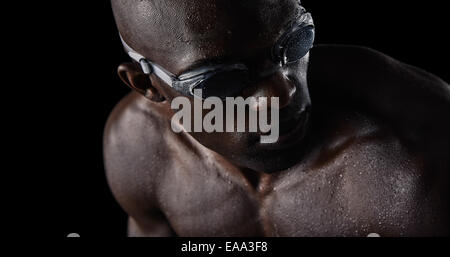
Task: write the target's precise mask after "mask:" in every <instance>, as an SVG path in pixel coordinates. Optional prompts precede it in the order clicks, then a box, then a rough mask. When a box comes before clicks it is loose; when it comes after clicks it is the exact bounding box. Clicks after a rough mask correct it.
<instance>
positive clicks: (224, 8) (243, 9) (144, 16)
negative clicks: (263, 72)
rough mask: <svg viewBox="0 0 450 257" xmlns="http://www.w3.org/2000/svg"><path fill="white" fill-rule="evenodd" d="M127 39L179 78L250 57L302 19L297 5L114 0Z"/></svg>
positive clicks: (250, 0)
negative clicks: (209, 62) (196, 67)
mask: <svg viewBox="0 0 450 257" xmlns="http://www.w3.org/2000/svg"><path fill="white" fill-rule="evenodd" d="M112 4H113V9H114V14H115V18H116V21H117V25H118V28H119V31H120V33H121V34H122V36H123V38H124V39H125V40H126V41H127V42H128V43H129V44H130V45H131V46H132V47H133V48H134V49H135V50H136V51H138V52H139V53H141V54H142V55H144V56H146V57H147V58H149V59H150V60H152V61H155V62H158V63H159V64H160V65H162V66H164V67H165V68H167V69H169V70H171V71H172V72H174V73H178V72H179V71H181V70H183V69H185V68H187V67H188V66H190V65H192V64H193V63H198V62H199V61H201V60H204V59H220V58H223V57H225V58H228V57H229V58H233V57H237V56H239V55H241V56H242V55H251V54H252V53H256V52H258V50H259V49H263V48H266V47H268V46H270V45H272V44H273V43H274V42H275V41H276V40H277V38H278V36H279V35H280V34H281V33H282V32H283V29H284V28H285V27H286V25H287V24H288V23H289V22H291V21H292V19H293V18H295V17H296V16H298V14H299V12H300V6H299V1H298V0H195V1H185V0H143V1H139V0H113V1H112Z"/></svg>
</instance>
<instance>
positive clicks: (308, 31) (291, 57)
mask: <svg viewBox="0 0 450 257" xmlns="http://www.w3.org/2000/svg"><path fill="white" fill-rule="evenodd" d="M313 43H314V27H313V26H307V27H304V28H300V29H299V30H297V31H295V32H294V33H292V34H291V35H290V36H289V37H288V39H287V40H286V41H285V44H284V47H283V49H284V53H283V57H282V58H283V60H282V61H283V63H285V64H286V63H291V62H295V61H298V60H300V59H301V58H302V57H304V56H305V55H306V54H307V53H308V52H309V50H310V49H311V48H312V46H313Z"/></svg>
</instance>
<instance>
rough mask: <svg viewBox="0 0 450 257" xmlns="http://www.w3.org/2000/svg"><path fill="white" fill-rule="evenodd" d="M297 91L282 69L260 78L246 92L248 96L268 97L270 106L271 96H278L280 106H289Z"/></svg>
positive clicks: (281, 107)
mask: <svg viewBox="0 0 450 257" xmlns="http://www.w3.org/2000/svg"><path fill="white" fill-rule="evenodd" d="M295 92H296V87H295V84H294V83H293V82H292V81H291V80H289V78H287V77H286V76H285V75H284V74H283V73H282V72H281V71H279V72H275V73H273V74H271V75H269V76H267V77H265V78H262V79H260V80H259V81H258V82H256V83H255V84H254V86H252V87H251V88H250V89H249V91H247V92H246V97H249V96H251V97H256V98H258V97H266V98H267V106H268V107H270V104H271V102H272V101H271V100H270V98H271V97H278V99H279V108H280V109H283V108H284V107H286V106H288V105H289V103H290V102H291V100H292V98H293V97H294V95H295Z"/></svg>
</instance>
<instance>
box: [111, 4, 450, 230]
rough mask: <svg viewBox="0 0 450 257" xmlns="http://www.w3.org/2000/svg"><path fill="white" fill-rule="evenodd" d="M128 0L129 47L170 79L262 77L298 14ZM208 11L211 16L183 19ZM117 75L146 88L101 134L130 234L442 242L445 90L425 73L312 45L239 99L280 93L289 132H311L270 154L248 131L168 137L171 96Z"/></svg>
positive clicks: (138, 75) (123, 22)
mask: <svg viewBox="0 0 450 257" xmlns="http://www.w3.org/2000/svg"><path fill="white" fill-rule="evenodd" d="M124 2H127V3H125V4H122V2H121V1H113V8H114V11H115V17H116V20H117V24H118V27H119V30H120V31H121V33H122V35H123V37H124V39H125V40H127V42H130V44H131V45H132V46H133V48H134V49H135V50H138V51H139V52H140V53H142V54H143V55H145V56H146V57H148V58H149V59H151V60H153V61H155V62H157V63H159V64H161V65H163V66H164V67H165V68H167V69H168V70H170V71H172V72H173V73H175V74H179V73H181V72H183V71H185V70H187V69H190V68H192V67H195V66H199V65H202V64H203V63H208V62H211V60H236V61H241V60H244V61H245V62H246V64H248V66H250V67H252V69H255V70H258V69H263V68H264V67H265V66H266V65H270V60H269V57H268V56H267V54H266V53H267V52H268V51H266V50H267V49H268V48H270V46H271V45H273V43H274V42H275V41H276V39H277V37H278V36H279V35H281V34H282V31H283V29H284V28H285V25H286V23H287V22H289V20H292V18H294V17H295V16H296V14H297V13H296V10H297V9H296V4H295V3H296V1H276V2H277V3H278V4H277V5H276V7H277V8H274V6H270V3H271V2H273V1H254V2H253V1H250V2H252V3H251V4H250V7H251V8H249V6H242V5H240V4H234V3H235V1H231V3H233V4H230V5H226V6H224V5H223V3H224V1H209V3H211V2H212V3H215V4H207V5H206V4H201V3H200V2H202V1H198V2H197V1H196V2H195V3H196V4H198V5H196V4H191V5H192V6H183V4H182V3H181V2H178V1H166V2H162V3H158V2H157V1H156V3H155V1H152V2H146V1H143V2H139V3H140V4H139V5H137V4H136V3H134V1H124ZM238 2H239V1H236V3H238ZM152 4H155V5H158V6H159V7H160V8H154V6H152ZM135 6H139V8H135ZM268 6H269V7H268ZM175 7H176V8H175ZM185 8H190V9H189V11H188V10H187V9H185ZM203 8H207V10H208V11H209V12H208V13H209V14H210V16H212V17H209V16H208V15H200V16H195V15H194V16H195V17H201V19H192V18H189V17H190V16H189V15H186V13H189V14H195V13H200V14H201V13H204V12H202V9H203ZM123 10H127V11H123ZM156 10H159V11H156ZM227 10H233V14H234V16H232V18H230V17H231V16H230V14H229V13H228V12H227ZM280 13H283V14H284V15H279V14H280ZM149 15H151V17H153V19H151V20H150V19H148V18H146V17H147V16H149ZM167 17H176V19H175V20H174V19H168V18H167ZM269 21H270V22H269ZM152 23H157V24H159V25H160V26H155V25H154V24H152ZM161 23H167V24H163V25H165V26H161ZM139 24H140V26H141V27H140V26H138V25H139ZM205 24H209V27H210V31H202V29H204V28H206V27H208V26H205ZM240 24H245V26H238V25H240ZM131 27H133V28H135V29H134V30H131V29H130V28H131ZM136 28H140V29H136ZM168 31H170V32H171V33H168ZM168 35H170V36H168ZM226 35H230V36H226ZM180 38H181V39H182V40H177V39H180ZM164 42H173V43H171V44H169V45H167V44H165V43H164ZM309 58H310V59H311V60H310V61H309ZM344 60H345V61H344ZM286 74H287V75H286ZM306 74H308V77H307V76H306ZM119 75H120V76H121V78H122V79H123V80H124V82H125V83H126V84H128V85H129V86H130V87H132V88H134V89H144V90H147V93H146V94H145V96H143V95H141V94H138V93H136V92H133V93H131V94H130V95H128V96H127V97H125V98H124V99H123V100H122V101H121V102H120V103H119V104H118V105H117V107H116V108H115V109H114V111H113V113H112V114H111V116H110V118H109V120H108V123H107V125H106V129H105V138H104V156H105V166H106V170H107V177H108V181H109V184H110V186H111V189H112V191H113V193H114V195H115V197H116V199H117V200H118V202H119V203H120V204H121V206H122V207H123V208H124V210H125V211H126V212H127V213H128V215H129V216H130V218H129V235H131V236H169V235H179V236H248V235H257V236H339V235H346V236H366V235H367V234H369V233H373V232H375V233H378V234H380V235H382V236H397V235H407V236H409V235H412V236H415V235H441V234H448V227H449V226H448V225H449V224H448V219H447V218H446V215H447V214H448V195H449V194H448V193H449V192H448V188H449V187H448V182H449V179H448V172H449V170H450V169H449V158H448V152H449V149H450V143H449V141H450V140H449V135H448V131H450V124H449V123H450V117H449V113H450V112H449V111H450V103H449V102H450V101H449V99H450V89H449V86H448V84H446V83H445V82H443V81H442V80H440V79H438V78H436V77H435V76H433V75H431V74H428V73H425V72H423V71H421V70H419V69H416V68H414V67H410V66H408V65H405V64H402V63H399V62H397V61H395V60H393V59H391V58H389V57H387V56H384V55H383V54H381V53H378V52H375V51H372V50H369V49H365V48H360V47H349V46H318V47H316V48H314V49H313V50H312V51H311V54H310V55H309V56H306V57H305V58H303V59H302V60H300V61H299V62H297V63H295V64H293V65H289V66H286V67H283V68H282V69H281V70H280V72H279V73H277V74H274V75H273V76H271V77H267V78H265V79H264V80H261V81H257V82H255V84H254V85H252V86H251V87H250V88H249V89H247V90H245V92H242V95H243V96H268V97H270V96H278V97H280V103H282V104H281V106H282V107H283V109H282V110H281V119H282V120H283V121H284V122H282V124H281V127H282V128H281V129H282V130H283V127H284V130H286V131H288V132H286V133H289V131H291V130H292V128H294V127H297V125H298V124H297V123H299V121H304V123H305V124H307V125H305V126H303V125H301V126H298V127H300V129H298V130H299V132H297V133H291V134H289V135H288V136H287V139H285V140H284V141H283V142H280V143H279V144H274V145H271V146H270V147H265V146H262V145H258V144H255V143H253V141H252V140H251V139H252V138H254V137H255V135H252V134H251V133H221V134H220V135H218V134H217V133H211V134H208V133H194V134H186V133H181V134H175V133H174V132H172V130H171V129H170V118H171V116H172V115H173V111H172V110H170V101H171V99H173V98H174V97H176V96H177V95H178V94H177V93H176V92H175V91H173V90H172V89H170V88H169V87H168V86H167V85H165V84H164V83H163V82H161V81H159V80H158V79H157V78H156V77H153V76H150V79H149V78H148V77H146V76H145V75H144V74H142V72H141V71H140V70H139V69H138V68H137V66H136V65H134V64H123V65H121V66H120V67H119ZM140 91H142V90H140ZM310 95H311V97H310ZM306 113H307V114H306ZM304 116H308V117H309V119H306V118H303V119H302V118H301V117H304Z"/></svg>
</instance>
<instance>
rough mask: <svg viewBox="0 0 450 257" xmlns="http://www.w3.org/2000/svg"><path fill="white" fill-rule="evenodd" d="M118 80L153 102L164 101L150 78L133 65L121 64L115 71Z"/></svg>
mask: <svg viewBox="0 0 450 257" xmlns="http://www.w3.org/2000/svg"><path fill="white" fill-rule="evenodd" d="M117 73H118V74H119V77H120V79H121V80H122V81H123V82H124V83H125V84H127V85H128V86H129V87H130V88H131V89H133V90H136V91H137V92H138V93H140V94H142V95H143V96H145V97H146V98H148V99H150V100H151V101H154V102H162V101H164V97H163V96H162V95H161V94H160V93H159V91H158V90H157V89H156V88H155V87H154V86H153V85H152V82H151V80H150V77H149V76H148V75H147V74H144V73H143V72H142V71H141V69H140V68H139V67H138V66H137V65H136V64H134V63H123V64H121V65H120V66H119V68H118V69H117Z"/></svg>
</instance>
